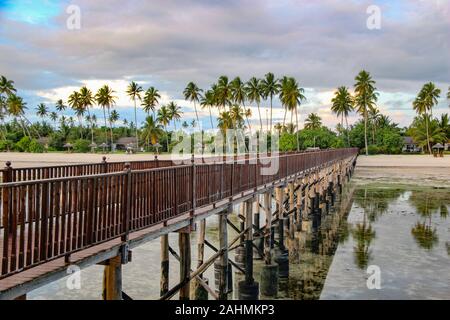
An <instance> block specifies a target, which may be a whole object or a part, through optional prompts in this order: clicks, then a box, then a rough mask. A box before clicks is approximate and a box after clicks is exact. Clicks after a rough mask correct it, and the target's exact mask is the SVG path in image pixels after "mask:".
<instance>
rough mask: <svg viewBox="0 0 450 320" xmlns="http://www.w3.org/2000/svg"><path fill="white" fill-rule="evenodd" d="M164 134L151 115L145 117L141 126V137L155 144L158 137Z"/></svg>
mask: <svg viewBox="0 0 450 320" xmlns="http://www.w3.org/2000/svg"><path fill="white" fill-rule="evenodd" d="M163 134H164V131H163V130H162V127H161V125H160V124H158V123H157V122H156V121H155V119H154V118H153V117H152V116H148V117H147V118H145V122H144V126H143V128H142V139H143V140H144V141H145V140H147V141H150V142H151V143H152V145H155V144H156V143H157V142H158V141H159V139H160V137H161V136H162V135H163Z"/></svg>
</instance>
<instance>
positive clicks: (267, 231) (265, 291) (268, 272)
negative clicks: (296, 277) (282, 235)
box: [260, 190, 278, 297]
mask: <svg viewBox="0 0 450 320" xmlns="http://www.w3.org/2000/svg"><path fill="white" fill-rule="evenodd" d="M272 193H273V190H270V191H268V192H266V193H264V210H265V217H266V227H265V228H264V265H263V267H262V269H261V279H260V282H261V295H264V296H268V297H275V296H276V295H277V294H278V264H276V263H273V262H272Z"/></svg>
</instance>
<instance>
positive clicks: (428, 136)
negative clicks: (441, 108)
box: [425, 113, 432, 155]
mask: <svg viewBox="0 0 450 320" xmlns="http://www.w3.org/2000/svg"><path fill="white" fill-rule="evenodd" d="M425 127H426V128H427V145H428V152H429V153H430V155H431V154H432V152H431V145H430V134H429V133H428V116H427V113H425Z"/></svg>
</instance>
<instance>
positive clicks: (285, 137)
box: [279, 133, 297, 151]
mask: <svg viewBox="0 0 450 320" xmlns="http://www.w3.org/2000/svg"><path fill="white" fill-rule="evenodd" d="M279 143H280V151H294V150H297V136H296V135H295V134H291V133H283V134H282V135H281V137H280V142H279Z"/></svg>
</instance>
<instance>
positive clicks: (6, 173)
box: [2, 161, 13, 235]
mask: <svg viewBox="0 0 450 320" xmlns="http://www.w3.org/2000/svg"><path fill="white" fill-rule="evenodd" d="M5 165H6V167H5V168H4V169H3V177H2V178H3V180H2V183H8V182H12V171H13V168H12V167H11V161H6V163H5ZM8 190H9V189H8V188H3V217H2V226H3V227H4V228H5V235H6V234H10V233H11V227H12V225H11V222H12V219H11V214H12V212H11V208H10V207H9V205H6V206H5V200H6V199H8V193H9V192H8ZM6 231H8V232H6Z"/></svg>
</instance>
